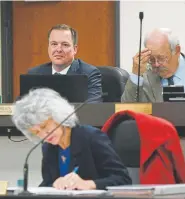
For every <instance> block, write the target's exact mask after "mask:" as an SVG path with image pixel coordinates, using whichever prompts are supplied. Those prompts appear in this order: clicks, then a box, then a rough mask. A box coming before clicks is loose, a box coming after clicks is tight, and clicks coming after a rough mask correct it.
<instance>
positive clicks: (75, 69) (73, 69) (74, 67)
mask: <svg viewBox="0 0 185 199" xmlns="http://www.w3.org/2000/svg"><path fill="white" fill-rule="evenodd" d="M79 68H80V66H79V62H78V59H75V60H74V61H73V62H72V64H71V67H70V68H69V70H68V72H67V74H68V75H73V74H74V75H75V74H79V73H80V71H79Z"/></svg>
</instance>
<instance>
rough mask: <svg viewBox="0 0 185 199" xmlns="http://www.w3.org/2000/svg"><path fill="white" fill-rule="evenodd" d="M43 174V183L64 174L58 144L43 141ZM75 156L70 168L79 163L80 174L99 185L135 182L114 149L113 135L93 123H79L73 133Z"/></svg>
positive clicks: (98, 186) (42, 184)
mask: <svg viewBox="0 0 185 199" xmlns="http://www.w3.org/2000/svg"><path fill="white" fill-rule="evenodd" d="M42 150H43V160H42V176H43V182H42V183H41V185H40V186H52V184H53V182H54V181H55V180H56V179H57V178H58V177H60V174H59V162H58V146H54V145H51V144H48V143H44V144H43V148H42ZM70 150H71V157H70V160H71V162H70V167H69V171H70V172H72V170H73V169H74V167H75V166H79V170H78V172H77V174H78V175H79V176H80V177H81V178H82V179H85V180H93V181H94V182H95V184H96V187H97V189H105V188H106V186H115V185H125V184H131V179H130V177H129V174H128V172H127V169H126V168H125V167H124V165H123V164H122V163H121V160H120V158H119V157H118V155H117V154H116V152H115V151H114V149H113V147H112V144H111V142H110V140H109V138H108V137H107V136H106V135H105V134H104V133H102V132H101V131H100V130H99V129H97V128H95V127H91V126H80V125H79V126H76V127H75V128H73V129H72V133H71V146H70Z"/></svg>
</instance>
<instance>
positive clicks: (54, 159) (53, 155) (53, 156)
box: [49, 145, 60, 181]
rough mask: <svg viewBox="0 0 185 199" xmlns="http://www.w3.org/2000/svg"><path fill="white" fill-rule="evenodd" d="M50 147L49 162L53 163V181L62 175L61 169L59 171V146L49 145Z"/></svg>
mask: <svg viewBox="0 0 185 199" xmlns="http://www.w3.org/2000/svg"><path fill="white" fill-rule="evenodd" d="M49 146H50V149H49V152H50V156H49V157H50V158H49V164H50V165H51V172H52V177H53V181H54V180H55V179H57V178H58V177H59V176H60V171H59V161H58V160H59V159H58V156H59V154H58V146H53V145H49Z"/></svg>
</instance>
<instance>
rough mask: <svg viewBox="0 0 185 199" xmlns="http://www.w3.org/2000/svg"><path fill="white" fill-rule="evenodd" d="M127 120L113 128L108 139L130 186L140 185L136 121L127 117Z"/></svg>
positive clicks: (138, 140)
mask: <svg viewBox="0 0 185 199" xmlns="http://www.w3.org/2000/svg"><path fill="white" fill-rule="evenodd" d="M127 119H128V120H126V121H120V122H119V123H118V124H117V125H116V126H115V127H113V129H112V130H111V132H109V137H110V139H111V141H112V143H113V146H114V148H115V151H116V152H117V153H118V155H119V157H120V158H121V160H122V162H123V164H124V165H125V166H126V167H127V169H128V172H129V175H130V177H131V179H132V184H140V179H139V168H140V137H139V133H138V128H137V124H136V121H135V120H133V119H131V118H129V117H128V118H127Z"/></svg>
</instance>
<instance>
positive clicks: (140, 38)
mask: <svg viewBox="0 0 185 199" xmlns="http://www.w3.org/2000/svg"><path fill="white" fill-rule="evenodd" d="M143 17H144V14H143V12H139V19H140V35H139V63H138V79H137V102H139V82H140V71H141V41H142V20H143Z"/></svg>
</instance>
